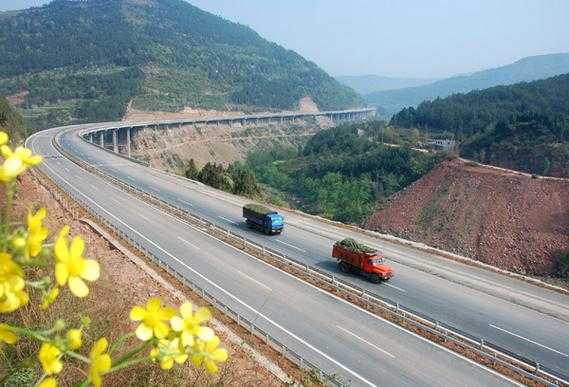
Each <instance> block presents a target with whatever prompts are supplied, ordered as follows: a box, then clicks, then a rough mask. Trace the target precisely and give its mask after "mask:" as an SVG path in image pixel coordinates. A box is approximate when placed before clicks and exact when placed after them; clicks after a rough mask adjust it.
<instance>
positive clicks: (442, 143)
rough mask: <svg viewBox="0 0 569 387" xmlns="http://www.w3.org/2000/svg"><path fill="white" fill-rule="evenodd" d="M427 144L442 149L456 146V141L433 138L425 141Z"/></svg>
mask: <svg viewBox="0 0 569 387" xmlns="http://www.w3.org/2000/svg"><path fill="white" fill-rule="evenodd" d="M427 145H431V146H434V147H437V148H441V149H444V150H450V149H452V148H454V147H455V146H456V141H454V140H449V139H434V140H430V141H427Z"/></svg>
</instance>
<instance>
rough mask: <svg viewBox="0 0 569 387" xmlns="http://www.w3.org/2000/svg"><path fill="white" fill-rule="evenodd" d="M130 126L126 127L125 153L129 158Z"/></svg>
mask: <svg viewBox="0 0 569 387" xmlns="http://www.w3.org/2000/svg"><path fill="white" fill-rule="evenodd" d="M131 129H132V128H126V155H127V157H128V158H130V155H131V149H130V130H131Z"/></svg>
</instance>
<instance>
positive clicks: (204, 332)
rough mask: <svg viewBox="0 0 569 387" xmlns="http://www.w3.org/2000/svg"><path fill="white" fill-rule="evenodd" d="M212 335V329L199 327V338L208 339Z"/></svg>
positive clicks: (213, 334) (211, 337)
mask: <svg viewBox="0 0 569 387" xmlns="http://www.w3.org/2000/svg"><path fill="white" fill-rule="evenodd" d="M214 336H215V333H214V331H213V329H211V328H208V327H200V328H199V330H198V337H199V338H200V339H201V340H204V341H209V340H211V339H213V337H214Z"/></svg>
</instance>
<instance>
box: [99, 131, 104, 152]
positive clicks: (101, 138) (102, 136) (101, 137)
mask: <svg viewBox="0 0 569 387" xmlns="http://www.w3.org/2000/svg"><path fill="white" fill-rule="evenodd" d="M99 146H100V147H101V148H103V149H104V148H105V132H99Z"/></svg>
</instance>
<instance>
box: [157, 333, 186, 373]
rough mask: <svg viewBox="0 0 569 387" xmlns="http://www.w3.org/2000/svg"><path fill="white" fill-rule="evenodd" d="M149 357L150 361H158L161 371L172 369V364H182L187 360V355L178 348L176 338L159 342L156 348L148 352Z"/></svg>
mask: <svg viewBox="0 0 569 387" xmlns="http://www.w3.org/2000/svg"><path fill="white" fill-rule="evenodd" d="M150 357H151V358H152V360H156V359H158V361H160V368H162V369H163V370H169V369H170V368H172V366H173V365H174V362H176V363H178V364H182V363H183V362H185V361H186V360H187V359H188V355H187V354H186V353H184V349H183V347H180V339H179V338H177V337H176V338H175V339H174V340H171V341H168V340H165V339H163V340H160V341H159V342H158V347H156V348H153V349H152V351H150Z"/></svg>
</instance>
